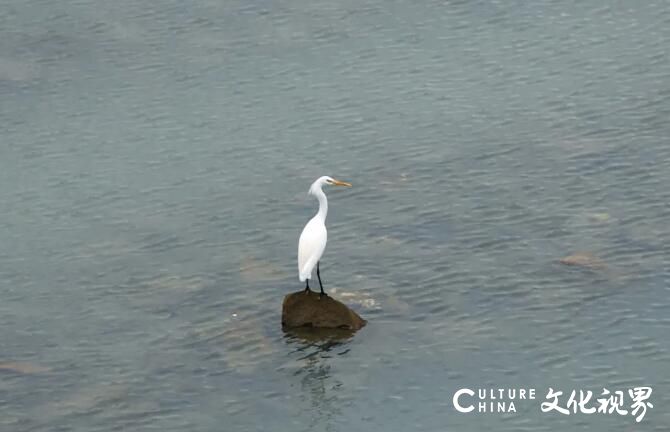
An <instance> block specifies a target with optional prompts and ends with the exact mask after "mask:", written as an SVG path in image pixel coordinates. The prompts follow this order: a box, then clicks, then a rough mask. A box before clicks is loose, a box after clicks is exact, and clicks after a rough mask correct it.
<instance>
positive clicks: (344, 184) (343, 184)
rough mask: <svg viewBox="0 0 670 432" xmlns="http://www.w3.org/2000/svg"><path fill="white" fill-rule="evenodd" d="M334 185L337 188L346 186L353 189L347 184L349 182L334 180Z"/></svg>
mask: <svg viewBox="0 0 670 432" xmlns="http://www.w3.org/2000/svg"><path fill="white" fill-rule="evenodd" d="M333 184H334V185H335V186H346V187H351V183H347V182H343V181H339V180H335V179H333Z"/></svg>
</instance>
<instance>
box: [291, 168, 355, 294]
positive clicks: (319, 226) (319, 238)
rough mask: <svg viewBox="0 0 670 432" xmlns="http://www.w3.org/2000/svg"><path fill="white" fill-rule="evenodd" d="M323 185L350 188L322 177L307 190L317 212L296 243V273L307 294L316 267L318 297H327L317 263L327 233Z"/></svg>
mask: <svg viewBox="0 0 670 432" xmlns="http://www.w3.org/2000/svg"><path fill="white" fill-rule="evenodd" d="M324 185H333V186H346V187H351V184H349V183H347V182H343V181H340V180H335V179H334V178H332V177H328V176H323V177H319V178H318V179H316V181H315V182H314V183H312V186H311V187H310V188H309V194H310V195H314V196H315V197H316V199H318V200H319V211H318V212H317V214H316V215H315V216H314V217H313V218H312V219H310V220H309V222H307V225H305V228H303V230H302V234H300V240H299V241H298V271H299V279H300V282H306V283H307V284H306V286H305V292H306V293H308V292H311V290H310V289H309V280H310V279H311V278H312V271H313V270H314V267H315V266H316V277H317V278H318V279H319V286H320V287H321V293H320V296H324V295H327V294H326V293H325V291H324V290H323V283H321V275H320V274H319V261H320V260H321V256H322V255H323V251H324V250H325V249H326V242H327V241H328V231H327V230H326V215H327V214H328V198H326V194H325V193H323V190H322V187H323V186H324Z"/></svg>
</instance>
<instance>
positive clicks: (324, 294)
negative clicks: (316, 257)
mask: <svg viewBox="0 0 670 432" xmlns="http://www.w3.org/2000/svg"><path fill="white" fill-rule="evenodd" d="M316 277H317V278H319V286H320V287H321V293H320V294H319V295H320V296H327V295H328V294H326V292H325V291H324V290H323V284H322V283H321V274H320V273H319V263H318V262H317V263H316Z"/></svg>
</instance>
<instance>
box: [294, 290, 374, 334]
mask: <svg viewBox="0 0 670 432" xmlns="http://www.w3.org/2000/svg"><path fill="white" fill-rule="evenodd" d="M365 324H366V321H365V320H364V319H363V318H361V317H360V316H359V315H358V314H357V313H356V312H354V311H353V310H351V309H350V308H349V307H348V306H347V305H345V304H344V303H342V302H339V301H337V300H335V299H334V298H332V297H330V296H323V297H321V296H319V293H317V292H313V291H308V292H305V291H302V290H301V291H298V292H294V293H291V294H288V295H287V296H286V297H284V303H283V305H282V325H283V326H284V327H288V328H297V327H312V328H328V329H346V330H358V329H360V328H362V327H363V326H365Z"/></svg>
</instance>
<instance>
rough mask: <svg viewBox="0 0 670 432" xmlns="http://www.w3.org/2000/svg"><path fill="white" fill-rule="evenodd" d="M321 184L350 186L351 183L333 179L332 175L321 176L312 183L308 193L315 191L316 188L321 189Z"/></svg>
mask: <svg viewBox="0 0 670 432" xmlns="http://www.w3.org/2000/svg"><path fill="white" fill-rule="evenodd" d="M323 185H332V186H346V187H351V183H347V182H344V181H340V180H335V179H334V178H332V177H328V176H323V177H319V178H318V179H316V181H315V182H314V183H312V187H311V188H309V193H311V194H314V192H316V190H317V189H321V188H322V187H323Z"/></svg>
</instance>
